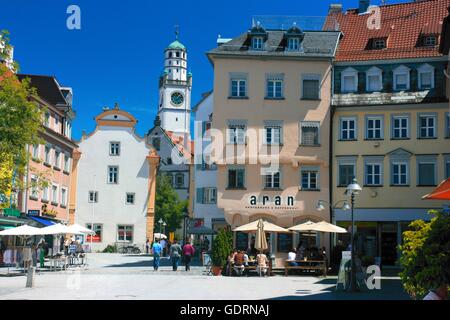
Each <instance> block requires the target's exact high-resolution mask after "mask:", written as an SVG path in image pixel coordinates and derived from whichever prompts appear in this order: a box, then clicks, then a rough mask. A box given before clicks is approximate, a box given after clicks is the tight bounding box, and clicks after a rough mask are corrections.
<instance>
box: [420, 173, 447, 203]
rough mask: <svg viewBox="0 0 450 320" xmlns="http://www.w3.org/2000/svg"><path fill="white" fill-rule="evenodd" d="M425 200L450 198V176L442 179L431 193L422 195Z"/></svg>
mask: <svg viewBox="0 0 450 320" xmlns="http://www.w3.org/2000/svg"><path fill="white" fill-rule="evenodd" d="M422 199H425V200H450V178H447V180H444V181H442V182H441V183H440V184H439V185H438V186H437V187H436V189H434V190H433V191H432V192H431V193H429V194H427V195H425V196H423V197H422Z"/></svg>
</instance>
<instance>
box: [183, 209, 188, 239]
mask: <svg viewBox="0 0 450 320" xmlns="http://www.w3.org/2000/svg"><path fill="white" fill-rule="evenodd" d="M183 217H184V230H183V244H185V243H186V238H187V219H189V212H185V213H184V216H183Z"/></svg>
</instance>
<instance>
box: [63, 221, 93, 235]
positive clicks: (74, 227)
mask: <svg viewBox="0 0 450 320" xmlns="http://www.w3.org/2000/svg"><path fill="white" fill-rule="evenodd" d="M68 230H69V231H71V232H69V233H72V234H79V233H84V234H95V231H93V230H91V229H88V228H85V227H83V226H80V225H79V224H76V223H75V224H72V225H70V226H68Z"/></svg>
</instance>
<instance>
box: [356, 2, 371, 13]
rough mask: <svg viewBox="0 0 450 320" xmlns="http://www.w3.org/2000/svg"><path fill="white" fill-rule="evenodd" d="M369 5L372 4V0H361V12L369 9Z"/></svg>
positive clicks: (359, 9) (359, 10)
mask: <svg viewBox="0 0 450 320" xmlns="http://www.w3.org/2000/svg"><path fill="white" fill-rule="evenodd" d="M369 5H370V0H359V8H358V12H359V13H364V12H366V11H367V9H368V8H369Z"/></svg>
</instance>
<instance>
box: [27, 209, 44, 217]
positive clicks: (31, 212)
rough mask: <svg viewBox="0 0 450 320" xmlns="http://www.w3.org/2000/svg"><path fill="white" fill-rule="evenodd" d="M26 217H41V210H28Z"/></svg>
mask: <svg viewBox="0 0 450 320" xmlns="http://www.w3.org/2000/svg"><path fill="white" fill-rule="evenodd" d="M28 215H29V216H33V217H39V216H40V215H41V210H28Z"/></svg>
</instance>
